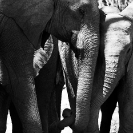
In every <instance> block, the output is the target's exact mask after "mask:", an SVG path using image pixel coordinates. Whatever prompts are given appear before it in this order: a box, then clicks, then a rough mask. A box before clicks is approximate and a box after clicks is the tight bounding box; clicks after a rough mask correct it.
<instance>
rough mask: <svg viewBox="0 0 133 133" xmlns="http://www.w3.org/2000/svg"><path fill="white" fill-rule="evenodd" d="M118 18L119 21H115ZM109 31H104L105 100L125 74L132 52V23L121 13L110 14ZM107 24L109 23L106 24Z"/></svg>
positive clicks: (108, 18)
mask: <svg viewBox="0 0 133 133" xmlns="http://www.w3.org/2000/svg"><path fill="white" fill-rule="evenodd" d="M116 18H117V19H118V20H117V21H113V20H116ZM106 19H107V20H108V21H107V23H105V24H104V26H105V27H106V26H107V25H108V23H109V21H110V22H111V23H110V25H108V29H106V30H107V31H106V32H105V31H104V28H103V32H105V33H104V36H103V39H104V41H103V43H104V47H105V49H104V55H105V76H104V83H103V101H102V102H104V101H105V100H106V99H107V98H108V96H109V95H110V94H111V93H112V91H113V90H114V88H115V87H116V85H117V83H118V82H119V80H120V78H121V77H122V76H123V75H124V72H125V69H126V68H125V64H127V61H128V60H129V57H130V54H131V52H130V51H131V50H130V47H131V29H132V23H131V22H130V21H129V20H128V19H125V18H123V17H121V16H120V15H116V16H115V15H108V17H107V18H106ZM106 24H107V25H106ZM106 28H107V27H106Z"/></svg>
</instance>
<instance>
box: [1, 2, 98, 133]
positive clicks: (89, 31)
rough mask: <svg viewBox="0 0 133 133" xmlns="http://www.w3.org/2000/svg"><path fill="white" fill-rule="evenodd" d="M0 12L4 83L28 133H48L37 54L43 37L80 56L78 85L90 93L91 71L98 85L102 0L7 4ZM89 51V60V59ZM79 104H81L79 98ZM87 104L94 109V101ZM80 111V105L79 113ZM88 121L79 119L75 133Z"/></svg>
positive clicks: (3, 5)
mask: <svg viewBox="0 0 133 133" xmlns="http://www.w3.org/2000/svg"><path fill="white" fill-rule="evenodd" d="M0 8H1V10H0V22H1V23H0V34H1V36H0V44H1V45H0V49H1V51H0V60H1V64H0V68H1V76H0V79H1V83H2V85H3V86H8V89H7V90H6V91H7V92H8V94H9V97H10V98H11V100H12V102H13V104H14V105H15V107H16V109H17V112H18V115H19V117H20V120H21V122H22V125H23V132H25V133H31V132H34V133H42V132H45V133H47V124H46V125H45V129H44V131H42V124H41V120H40V114H39V110H38V104H37V96H36V91H35V82H34V78H35V75H34V69H33V56H34V51H35V50H37V49H38V48H39V47H40V43H41V40H42V33H43V32H44V33H45V35H44V37H45V39H46V40H47V39H48V36H49V34H52V35H54V36H55V37H57V39H60V40H62V41H64V42H69V43H70V45H71V48H73V49H75V50H76V51H78V56H79V58H78V60H79V62H80V63H79V65H78V67H79V76H78V84H79V86H81V87H79V86H77V88H78V89H79V90H80V89H83V88H86V89H87V90H88V88H90V89H89V90H91V89H92V82H90V83H87V84H86V83H82V82H81V81H82V80H89V79H90V77H88V76H87V77H86V76H84V75H85V74H86V73H90V72H91V77H92V78H91V79H92V80H90V81H93V75H94V71H95V67H94V66H95V64H96V59H97V55H98V46H99V10H98V4H97V0H38V1H35V0H28V1H27V0H2V1H0ZM88 18H89V19H88ZM88 52H89V53H90V56H87V53H88ZM90 60H91V61H90ZM86 68H87V69H86ZM90 92H91V91H90ZM2 99H3V98H2ZM77 99H78V101H79V103H81V102H80V98H79V97H77ZM1 102H3V101H1ZM86 102H87V105H89V104H88V102H89V101H86ZM1 104H2V103H1ZM80 107H81V106H77V110H79V109H80ZM3 108H4V106H3ZM87 108H88V107H87ZM6 109H7V108H6ZM3 110H5V109H3ZM4 114H5V111H3V113H1V114H0V124H1V123H3V121H5V120H3V117H2V116H3V115H4ZM76 114H78V113H76ZM86 117H89V116H88V113H86V111H85V112H84V111H83V112H82V111H81V114H80V115H78V116H76V119H75V123H74V124H73V125H74V128H75V130H78V129H80V130H83V129H84V127H86V125H87V123H88V121H84V120H83V121H82V119H79V118H86ZM81 125H83V126H81ZM1 126H2V125H0V129H2V128H1ZM81 127H82V128H81ZM1 132H4V131H1Z"/></svg>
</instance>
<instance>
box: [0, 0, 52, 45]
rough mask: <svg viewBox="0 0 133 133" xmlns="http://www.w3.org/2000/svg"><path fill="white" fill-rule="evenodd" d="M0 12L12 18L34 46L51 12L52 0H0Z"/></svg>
mask: <svg viewBox="0 0 133 133" xmlns="http://www.w3.org/2000/svg"><path fill="white" fill-rule="evenodd" d="M0 12H1V13H2V14H4V15H6V16H7V17H10V18H13V19H14V20H15V21H16V23H17V25H18V26H19V27H20V28H21V29H22V30H23V32H24V34H25V35H26V36H27V38H28V39H29V41H30V42H31V43H32V44H33V45H34V46H36V45H37V44H38V43H39V41H40V40H39V37H40V33H41V32H42V31H43V30H44V28H45V26H46V24H47V22H48V21H49V20H50V18H51V16H52V14H53V1H52V0H47V2H46V0H1V1H0Z"/></svg>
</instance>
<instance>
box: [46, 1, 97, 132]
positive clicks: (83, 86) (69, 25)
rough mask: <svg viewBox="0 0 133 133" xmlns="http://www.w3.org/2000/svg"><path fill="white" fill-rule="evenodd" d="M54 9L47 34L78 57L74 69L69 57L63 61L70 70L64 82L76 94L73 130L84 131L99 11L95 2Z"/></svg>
mask: <svg viewBox="0 0 133 133" xmlns="http://www.w3.org/2000/svg"><path fill="white" fill-rule="evenodd" d="M55 9H56V10H55V12H54V15H53V16H52V18H51V20H50V22H49V23H48V25H47V27H46V31H47V32H49V33H51V34H53V35H54V36H56V37H57V38H58V39H60V40H61V41H63V42H64V41H65V42H68V43H69V44H70V48H71V50H73V51H74V53H75V55H77V56H76V57H75V58H76V60H77V62H78V63H77V64H75V65H76V67H77V69H75V65H73V63H72V62H71V60H69V59H70V58H69V57H68V58H67V57H63V58H65V59H66V62H67V63H68V64H69V65H68V66H67V67H66V69H69V70H70V69H71V70H70V71H69V70H68V71H65V72H66V75H67V78H69V81H70V84H71V85H72V86H73V88H74V90H77V91H76V92H75V99H76V105H75V108H76V109H73V112H74V115H75V121H74V123H73V126H72V128H73V129H74V130H76V131H84V130H85V129H86V127H87V125H88V122H89V110H90V99H91V91H92V83H93V76H94V71H95V64H96V60H97V55H98V48H99V46H98V45H99V9H98V5H97V1H95V0H60V1H57V3H56V5H55ZM63 45H64V44H63ZM66 47H67V46H66ZM61 51H63V50H61ZM70 56H71V57H72V55H71V54H70ZM69 61H70V62H69ZM73 71H74V72H73ZM75 71H76V72H75ZM74 73H77V75H75V74H74ZM74 80H75V82H74ZM75 88H76V89H75ZM83 107H84V109H83ZM69 125H70V123H69Z"/></svg>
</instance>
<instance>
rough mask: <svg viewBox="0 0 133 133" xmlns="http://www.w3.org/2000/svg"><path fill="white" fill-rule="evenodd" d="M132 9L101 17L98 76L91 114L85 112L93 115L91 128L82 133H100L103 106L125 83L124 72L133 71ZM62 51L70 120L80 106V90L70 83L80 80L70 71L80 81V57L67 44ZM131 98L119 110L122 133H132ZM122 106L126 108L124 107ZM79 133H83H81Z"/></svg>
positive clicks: (93, 90)
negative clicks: (99, 117) (122, 81)
mask: <svg viewBox="0 0 133 133" xmlns="http://www.w3.org/2000/svg"><path fill="white" fill-rule="evenodd" d="M132 9H133V2H132V3H130V4H129V5H128V7H126V8H125V9H124V10H123V11H121V12H117V13H109V14H107V15H106V16H105V15H104V16H101V17H102V18H101V19H102V20H103V21H100V22H101V27H100V30H101V32H100V35H101V37H100V38H101V42H100V47H99V54H98V58H97V64H96V69H95V75H94V79H93V87H92V94H91V97H92V99H91V103H90V110H89V111H88V110H87V109H86V110H85V111H86V112H88V114H90V115H89V116H90V117H89V122H88V125H87V127H86V128H85V130H84V131H83V132H87V133H99V129H98V114H99V110H100V107H101V105H102V104H103V103H104V102H105V101H106V100H107V98H108V97H109V96H110V95H111V93H112V92H113V90H114V89H115V87H116V86H117V84H118V83H119V82H120V80H121V79H123V77H124V75H125V72H126V71H129V70H130V71H131V67H132V66H131V65H130V64H131V63H130V58H131V55H132V19H133V15H132V14H133V12H132ZM103 18H104V19H103ZM59 51H61V53H60V56H61V60H62V65H63V70H64V73H65V78H66V81H65V82H66V85H67V90H68V96H69V101H70V106H71V109H72V111H70V112H69V114H67V115H66V116H65V117H68V118H69V117H70V116H71V115H72V114H73V113H74V112H75V106H78V105H77V101H76V100H75V97H77V96H78V95H79V94H77V93H78V90H76V89H75V88H76V84H72V82H70V81H69V80H73V83H76V82H77V80H76V79H74V78H72V76H71V75H69V74H68V71H71V70H72V69H76V70H77V73H76V72H75V73H74V74H72V75H75V76H77V77H78V74H79V73H78V68H77V64H78V61H77V60H76V58H78V56H77V55H76V54H75V53H74V51H72V50H71V49H70V46H69V44H66V46H65V44H64V43H62V42H60V48H59ZM63 53H64V54H63ZM88 55H89V54H88ZM64 57H65V58H64ZM64 59H65V60H64ZM69 62H72V63H69ZM68 64H72V66H70V65H69V66H68ZM130 73H131V72H130ZM130 76H131V75H130ZM128 80H129V79H128ZM82 82H86V81H84V80H83V81H82ZM130 84H132V83H130ZM124 86H125V85H124ZM126 86H128V85H126ZM118 88H119V87H118ZM83 91H84V90H81V92H80V93H81V94H80V97H81V99H82V100H84V99H86V95H83V94H82V93H83ZM124 91H125V90H124ZM118 92H119V91H118ZM122 92H123V91H122ZM122 92H121V93H122ZM129 92H131V94H132V90H131V89H129ZM131 94H130V97H129V98H130V100H129V101H128V100H126V102H127V104H128V105H130V106H128V105H127V104H125V106H126V108H122V107H121V108H122V109H121V108H120V109H121V110H120V111H122V113H123V115H122V118H120V119H121V120H122V122H121V123H122V124H121V125H120V130H119V132H120V133H125V132H129V133H130V132H132V130H131V131H129V129H132V125H133V124H132V122H131V121H132V119H131V118H130V116H129V114H131V112H132V110H128V108H132V107H131V104H132V99H131ZM123 95H124V94H123ZM123 95H120V97H122V96H123ZM123 97H124V96H123ZM123 97H122V98H123ZM122 98H120V99H122ZM127 99H128V98H127ZM87 100H90V99H87ZM82 102H83V101H82ZM121 102H124V98H123V101H122V100H120V103H121ZM128 102H129V103H128ZM75 103H76V105H75ZM83 103H84V102H83ZM121 104H122V105H123V103H121ZM85 106H86V104H83V105H82V108H83V109H84V108H85ZM127 107H128V108H127ZM76 111H77V110H76ZM78 111H79V112H78V113H80V110H78ZM127 112H129V113H127ZM131 116H132V114H131ZM86 119H87V118H86ZM123 119H124V120H123ZM87 120H88V119H87ZM87 120H86V121H87ZM69 126H70V127H72V125H69ZM128 127H129V129H128ZM77 132H79V133H80V132H82V131H80V130H78V131H77ZM74 133H76V131H74Z"/></svg>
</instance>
